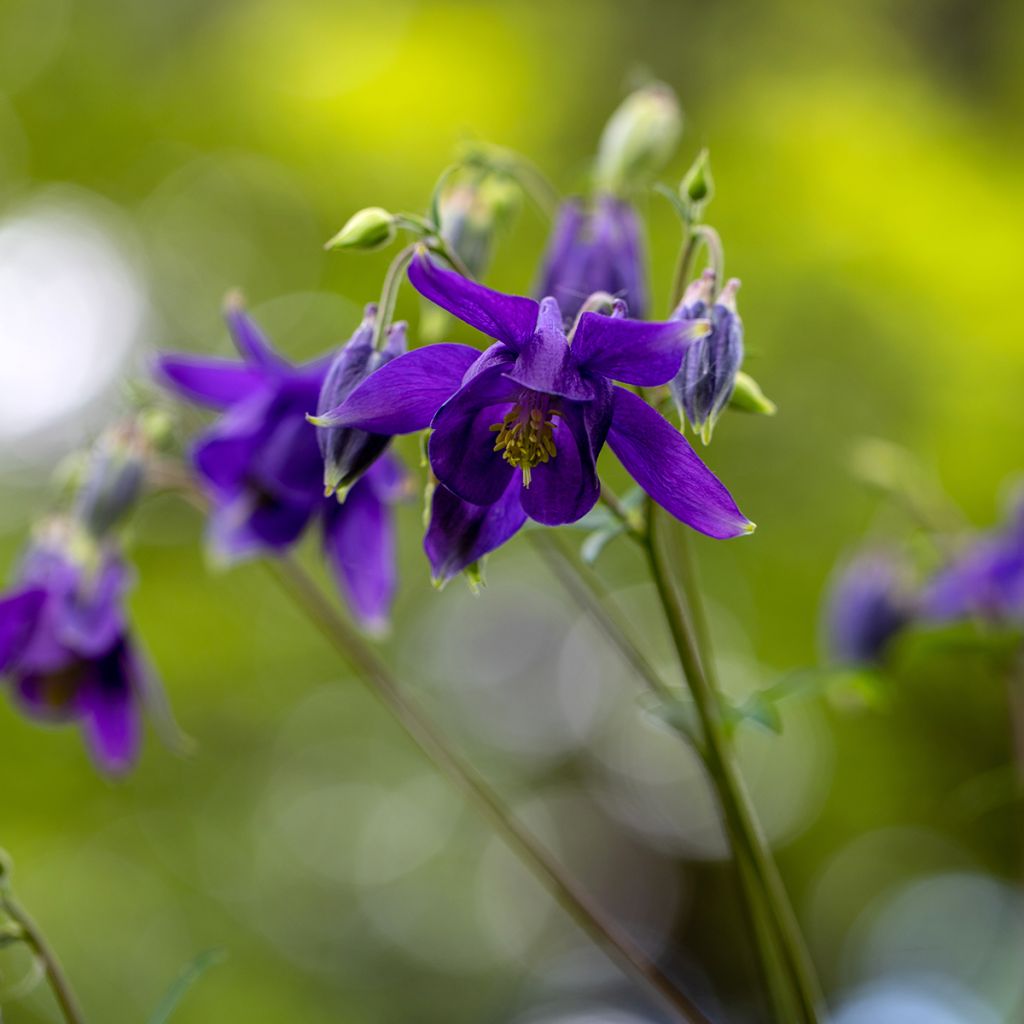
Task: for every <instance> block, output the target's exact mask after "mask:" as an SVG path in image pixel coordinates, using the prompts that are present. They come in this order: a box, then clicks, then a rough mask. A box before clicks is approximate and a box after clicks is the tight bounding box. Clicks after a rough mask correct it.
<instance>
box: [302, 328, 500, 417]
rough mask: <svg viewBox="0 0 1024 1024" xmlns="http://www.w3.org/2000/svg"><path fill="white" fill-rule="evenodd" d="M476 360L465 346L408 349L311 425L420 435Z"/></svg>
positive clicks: (472, 350)
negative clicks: (418, 431)
mask: <svg viewBox="0 0 1024 1024" xmlns="http://www.w3.org/2000/svg"><path fill="white" fill-rule="evenodd" d="M479 357H480V353H479V351H477V349H475V348H471V347H470V346H469V345H448V344H445V345H428V346H426V347H425V348H418V349H414V350H413V351H412V352H407V353H406V354H405V355H402V356H399V357H398V358H397V359H393V360H392V361H391V362H390V363H385V364H384V365H383V366H382V367H381V368H380V369H379V370H375V371H374V372H373V373H371V374H370V376H369V377H367V378H366V380H364V381H363V382H362V383H361V384H359V385H358V386H357V387H356V388H355V389H354V390H353V391H352V393H351V394H350V395H349V396H348V398H346V399H345V401H344V402H342V403H341V404H340V405H338V406H336V407H335V408H334V409H331V410H329V411H328V412H326V413H324V414H323V415H322V416H317V417H314V418H313V419H312V422H313V423H315V424H316V425H317V426H318V427H358V428H359V429H360V430H366V431H369V432H370V433H372V434H410V433H412V432H413V431H416V430H425V429H426V428H427V427H428V426H430V421H431V420H432V419H433V418H434V414H435V413H436V412H437V410H438V408H439V407H440V406H441V405H442V404H443V403H444V402H446V401H447V400H448V399H449V398H451V396H452V395H453V394H454V393H455V392H456V391H458V389H459V385H460V384H461V383H462V378H463V376H464V375H465V373H466V371H467V370H468V369H469V368H470V367H471V366H472V365H473V363H475V362H476V360H477V359H478V358H479Z"/></svg>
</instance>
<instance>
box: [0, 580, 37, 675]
mask: <svg viewBox="0 0 1024 1024" xmlns="http://www.w3.org/2000/svg"><path fill="white" fill-rule="evenodd" d="M45 603H46V591H45V590H43V589H42V588H41V587H31V588H29V589H28V590H22V591H20V592H19V593H15V594H11V595H10V596H9V597H5V598H2V599H0V672H5V671H7V669H8V668H9V667H10V666H11V665H12V664H13V663H14V662H16V661H17V660H18V658H19V657H20V656H21V652H22V650H24V648H25V645H26V644H27V643H28V640H29V637H30V636H31V635H32V631H33V630H34V629H35V627H36V623H37V622H38V621H39V615H40V612H42V610H43V605H44V604H45Z"/></svg>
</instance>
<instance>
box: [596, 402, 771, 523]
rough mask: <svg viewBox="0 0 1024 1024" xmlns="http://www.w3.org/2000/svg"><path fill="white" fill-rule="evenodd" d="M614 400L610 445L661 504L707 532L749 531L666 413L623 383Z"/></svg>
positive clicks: (741, 517)
mask: <svg viewBox="0 0 1024 1024" xmlns="http://www.w3.org/2000/svg"><path fill="white" fill-rule="evenodd" d="M614 403H615V405H614V409H613V413H612V425H611V429H610V430H609V431H608V444H609V446H610V447H611V449H612V451H613V452H615V454H616V455H617V456H618V457H619V460H620V461H621V462H622V464H623V466H625V467H626V469H627V470H628V471H629V473H630V475H631V476H632V477H633V479H634V480H636V482H637V483H638V484H639V485H640V486H641V487H642V488H643V489H644V490H645V491H646V492H647V493H648V494H649V495H650V496H651V497H652V498H653V499H654V500H655V501H656V502H657V503H658V504H659V505H661V507H662V508H664V509H665V510H666V511H668V512H670V513H671V514H672V515H674V516H675V517H676V518H677V519H679V520H681V521H682V522H684V523H686V524H687V525H688V526H692V527H693V529H695V530H698V531H700V532H701V533H706V534H707V535H708V536H709V537H717V538H719V539H724V538H726V537H739V536H741V535H742V534H745V533H750V532H751V530H752V529H753V524H752V523H751V522H749V521H748V520H747V518H746V517H745V516H744V515H743V514H742V513H741V512H740V510H739V509H738V508H737V507H736V502H734V501H733V499H732V496H731V495H730V494H729V492H728V491H727V490H726V489H725V487H724V486H723V485H722V483H721V481H720V480H719V479H718V477H716V476H715V474H714V473H712V472H711V470H710V469H708V467H707V466H705V465H704V463H703V462H701V460H700V458H699V457H698V456H697V453H696V452H695V451H694V450H693V449H692V448H691V447H690V444H689V442H688V441H687V440H686V438H684V437H683V435H682V434H681V433H679V431H677V430H676V429H675V428H674V427H673V426H672V425H671V424H670V423H669V422H668V420H666V419H665V418H664V416H662V415H661V414H660V413H658V412H656V411H655V410H654V409H652V408H651V407H650V406H649V405H647V403H646V402H644V401H643V400H642V399H640V398H637V396H636V395H634V394H632V393H631V392H629V391H625V390H623V389H622V388H618V387H617V388H615V397H614Z"/></svg>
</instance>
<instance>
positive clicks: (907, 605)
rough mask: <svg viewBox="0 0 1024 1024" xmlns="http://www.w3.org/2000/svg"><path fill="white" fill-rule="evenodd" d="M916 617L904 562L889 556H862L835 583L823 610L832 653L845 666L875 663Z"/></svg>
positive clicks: (872, 554)
mask: <svg viewBox="0 0 1024 1024" xmlns="http://www.w3.org/2000/svg"><path fill="white" fill-rule="evenodd" d="M913 615H914V602H913V599H912V597H911V594H910V591H909V589H908V587H907V573H906V569H905V566H904V565H903V563H902V560H901V559H900V558H899V557H898V556H894V555H893V554H891V553H888V552H879V551H870V552H866V553H863V554H861V555H859V556H858V557H856V558H854V559H853V560H852V561H850V562H849V563H848V564H847V565H845V566H844V567H843V568H842V569H841V570H840V571H839V573H838V574H837V575H836V577H835V579H834V580H833V582H832V585H831V588H830V592H829V596H828V600H827V603H826V609H825V629H826V643H827V645H828V650H829V654H830V655H831V657H832V658H833V659H834V660H835V661H836V662H837V663H838V664H841V665H849V666H871V665H877V664H879V663H880V662H881V661H882V658H883V656H884V654H885V651H886V648H887V647H888V645H889V643H890V642H891V641H892V640H893V639H894V637H895V636H896V635H897V634H898V633H899V632H900V631H901V630H903V629H904V628H905V627H906V626H908V625H909V624H910V622H911V620H912V618H913Z"/></svg>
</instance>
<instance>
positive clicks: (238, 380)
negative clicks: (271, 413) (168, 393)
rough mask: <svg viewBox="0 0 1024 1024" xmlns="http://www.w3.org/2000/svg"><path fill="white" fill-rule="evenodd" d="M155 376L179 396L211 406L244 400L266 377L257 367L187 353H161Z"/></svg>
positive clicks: (224, 405) (221, 405) (222, 407)
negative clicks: (163, 354) (162, 354)
mask: <svg viewBox="0 0 1024 1024" xmlns="http://www.w3.org/2000/svg"><path fill="white" fill-rule="evenodd" d="M156 376H157V378H158V379H159V381H160V382H161V383H162V384H164V385H165V386H167V387H169V388H170V389H171V390H173V391H175V392H177V393H178V394H179V395H180V396H181V397H182V398H185V399H187V400H188V401H190V402H198V403H199V404H201V405H208V406H211V407H212V408H214V409H226V408H227V407H228V406H229V405H234V404H235V403H236V402H242V401H244V400H245V399H246V398H248V397H249V396H250V395H252V394H253V393H254V392H255V391H257V390H258V389H259V388H260V386H261V385H262V384H263V383H264V382H265V380H266V374H265V373H264V372H263V371H262V370H260V369H258V368H256V367H252V366H246V365H244V364H242V363H238V362H234V361H233V360H230V359H211V358H208V357H203V356H189V355H166V356H160V357H159V358H158V359H157V361H156Z"/></svg>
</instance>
